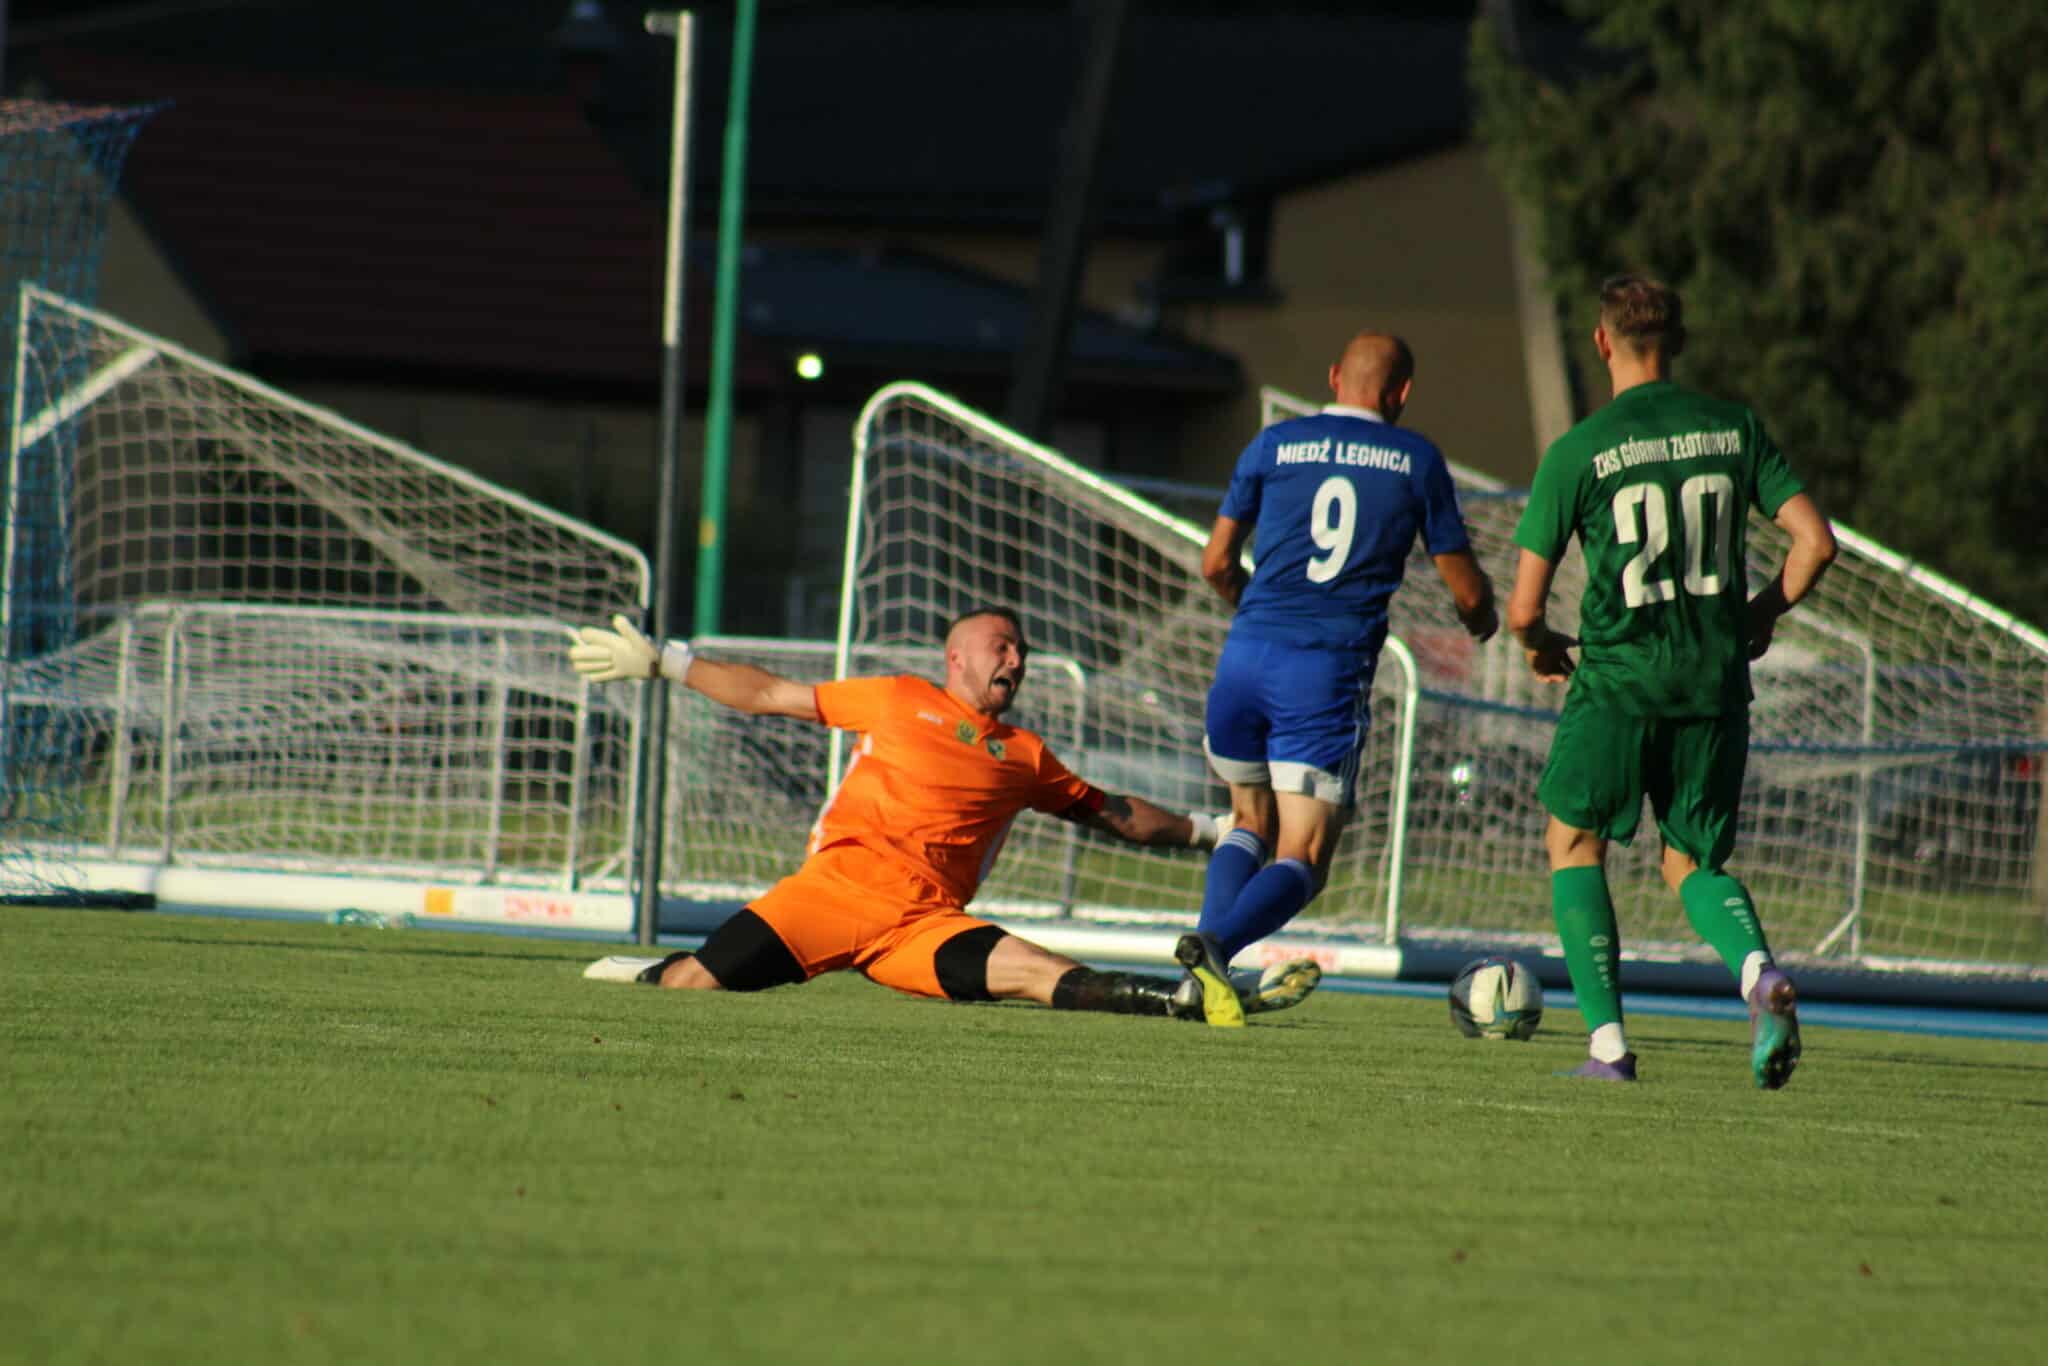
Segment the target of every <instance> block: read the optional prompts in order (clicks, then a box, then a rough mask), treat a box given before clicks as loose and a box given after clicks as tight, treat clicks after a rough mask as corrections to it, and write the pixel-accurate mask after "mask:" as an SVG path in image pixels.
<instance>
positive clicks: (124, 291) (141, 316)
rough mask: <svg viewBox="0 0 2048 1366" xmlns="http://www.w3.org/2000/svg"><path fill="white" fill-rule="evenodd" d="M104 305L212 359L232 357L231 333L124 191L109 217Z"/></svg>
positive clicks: (102, 277)
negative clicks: (159, 246)
mask: <svg viewBox="0 0 2048 1366" xmlns="http://www.w3.org/2000/svg"><path fill="white" fill-rule="evenodd" d="M99 307H100V308H102V309H104V310H105V311H106V312H108V313H111V314H112V315H113V316H114V317H115V318H117V319H119V320H120V321H121V322H124V323H127V324H128V325H129V326H131V327H139V328H141V329H142V330H143V331H144V332H148V333H151V334H152V335H155V336H159V337H163V338H165V339H167V340H169V341H174V342H176V343H178V345H180V346H182V347H184V348H185V349H186V350H188V351H194V352H197V353H198V354H199V355H201V356H204V357H205V358H206V359H208V360H210V361H222V362H224V361H226V359H227V355H228V343H227V338H226V337H225V336H223V335H222V334H221V330H220V329H219V328H218V327H216V326H214V323H213V319H211V318H209V317H208V316H207V315H206V310H204V309H202V308H201V307H200V306H199V304H198V302H197V301H196V300H195V299H194V298H193V297H192V292H191V291H190V290H188V289H187V288H186V287H185V282H184V281H183V280H181V279H180V278H179V277H178V273H177V271H176V270H175V269H173V268H172V266H171V263H170V262H169V261H168V260H166V259H165V258H164V255H163V253H162V252H160V251H158V250H157V247H156V243H155V242H154V241H152V240H151V239H150V236H149V234H148V233H147V232H146V231H144V230H143V227H142V222H141V220H140V219H138V218H137V217H136V216H135V212H134V210H132V209H130V208H129V207H128V202H127V201H126V200H125V199H121V198H119V197H116V198H115V200H114V207H113V212H112V213H111V214H110V215H109V216H108V218H107V242H106V249H105V251H104V253H103V254H102V255H101V257H100V285H99Z"/></svg>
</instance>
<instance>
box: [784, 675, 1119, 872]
mask: <svg viewBox="0 0 2048 1366" xmlns="http://www.w3.org/2000/svg"><path fill="white" fill-rule="evenodd" d="M817 697H818V716H819V718H820V719H821V720H823V721H824V722H825V724H826V725H828V726H834V727H837V728H838V729H840V730H851V731H859V732H860V733H861V738H860V743H859V745H858V746H857V747H856V748H855V750H854V760H853V764H852V766H851V767H849V768H848V769H847V771H846V774H845V776H844V777H843V778H841V779H840V782H839V788H838V790H837V791H835V792H834V793H833V794H832V796H831V798H830V799H829V800H828V801H827V802H826V803H825V809H824V810H823V811H821V812H819V813H818V823H817V825H816V826H815V827H813V829H812V831H811V845H810V847H811V852H812V853H816V852H817V851H818V850H820V849H823V848H825V847H827V846H828V845H834V844H845V843H852V844H859V845H862V846H864V847H866V848H868V849H872V850H874V851H875V852H876V853H878V854H882V855H884V856H885V857H888V858H891V859H894V860H896V861H897V862H899V863H903V864H906V865H908V866H909V867H910V868H911V869H912V871H914V872H917V873H919V874H920V875H922V876H924V877H927V878H930V879H931V880H932V881H934V882H936V883H937V884H938V885H939V886H940V887H941V888H943V889H944V890H945V891H947V892H949V893H951V894H952V895H954V896H956V897H958V898H959V900H960V904H961V905H963V906H964V905H966V904H967V903H968V902H969V901H971V900H972V899H973V898H974V892H975V889H976V888H978V887H980V886H981V880H982V879H983V878H984V877H986V876H987V875H988V870H989V869H990V868H991V867H992V866H994V864H995V860H996V855H997V854H998V853H1000V852H1001V851H1002V847H1003V840H1004V839H1005V838H1006V837H1007V836H1008V835H1009V833H1010V822H1011V821H1013V820H1014V819H1016V816H1017V813H1018V812H1020V811H1022V810H1024V809H1025V808H1026V807H1029V808H1031V809H1032V810H1034V811H1044V812H1047V813H1049V814H1053V815H1057V814H1059V813H1061V812H1063V811H1066V810H1068V809H1070V808H1072V807H1074V806H1076V805H1085V806H1087V807H1088V808H1089V809H1090V810H1094V809H1098V808H1099V807H1100V806H1101V804H1102V793H1101V791H1100V790H1099V789H1097V788H1095V787H1094V786H1092V785H1090V784H1089V783H1086V782H1083V781H1082V780H1081V779H1080V778H1078V777H1076V776H1074V774H1073V773H1071V772H1070V771H1068V769H1067V766H1066V765H1065V764H1062V763H1061V762H1060V761H1059V760H1058V759H1056V758H1054V757H1053V753H1052V751H1051V750H1049V749H1047V748H1046V745H1045V741H1043V740H1041V739H1039V738H1038V736H1036V735H1034V734H1032V733H1031V732H1030V731H1028V730H1020V729H1018V728H1017V727H1015V726H1010V725H1005V724H1004V723H1003V722H1002V721H1000V720H997V719H996V718H994V717H990V716H985V715H983V714H982V713H980V712H978V711H974V710H971V709H970V708H968V707H965V706H963V705H961V704H960V703H959V702H957V701H955V700H954V698H953V696H952V695H951V694H950V693H948V692H947V691H946V690H945V689H944V688H941V687H938V686H937V685H935V684H932V683H929V682H927V681H925V680H924V679H922V678H913V677H909V676H907V675H906V676H900V677H894V678H847V679H841V680H840V681H838V682H836V683H820V684H819V685H818V688H817Z"/></svg>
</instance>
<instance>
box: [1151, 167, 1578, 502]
mask: <svg viewBox="0 0 2048 1366" xmlns="http://www.w3.org/2000/svg"><path fill="white" fill-rule="evenodd" d="M1268 266H1269V279H1270V281H1271V283H1272V284H1273V286H1274V287H1275V288H1276V289H1278V290H1279V291H1280V292H1281V295H1282V297H1281V300H1280V302H1279V303H1277V304H1240V303H1219V304H1211V305H1207V306H1204V307H1203V308H1201V309H1199V310H1190V311H1189V312H1188V313H1186V314H1185V315H1184V316H1182V317H1181V318H1180V320H1179V322H1180V327H1181V330H1182V331H1183V332H1184V333H1185V334H1186V335H1188V336H1190V337H1191V338H1193V339H1194V340H1196V341H1200V342H1204V343H1206V344H1208V345H1210V346H1214V347H1217V348H1219V349H1221V350H1225V351H1229V352H1232V353H1233V354H1235V355H1236V356H1237V357H1238V358H1239V359H1240V360H1241V361H1242V362H1243V364H1244V367H1245V373H1246V375H1247V377H1248V378H1249V379H1250V381H1251V386H1250V391H1249V392H1247V393H1246V394H1244V395H1243V396H1242V397H1241V398H1240V399H1239V400H1238V401H1237V402H1236V403H1235V404H1233V405H1230V406H1229V407H1228V408H1226V409H1223V410H1219V411H1217V412H1215V413H1214V414H1211V415H1207V416H1206V417H1205V418H1204V419H1203V420H1202V421H1201V422H1199V423H1196V424H1191V426H1190V429H1189V432H1188V442H1187V447H1188V450H1189V469H1188V474H1187V477H1188V478H1191V479H1202V480H1205V481H1208V482H1215V481H1218V480H1221V479H1223V478H1226V477H1227V476H1228V473H1229V468H1230V463H1231V461H1232V460H1233V459H1234V458H1235V456H1236V454H1237V452H1238V451H1239V450H1241V449H1242V448H1243V445H1244V443H1245V441H1246V439H1247V438H1248V437H1249V435H1250V433H1252V432H1254V431H1256V430H1257V429H1258V422H1259V412H1258V393H1257V389H1258V386H1260V385H1272V386H1274V387H1276V388H1280V389H1284V390H1287V391H1288V392H1290V393H1293V394H1296V395H1299V396H1300V397H1303V398H1308V399H1313V400H1316V401H1319V402H1320V401H1325V400H1327V399H1328V397H1329V385H1328V382H1327V378H1326V377H1327V374H1328V371H1329V367H1330V362H1331V361H1333V360H1335V359H1336V356H1337V353H1338V351H1339V350H1341V349H1342V347H1343V344H1344V342H1345V341H1346V339H1348V338H1349V337H1350V336H1351V335H1352V334H1353V333H1354V332H1357V331H1358V330H1360V329H1361V328H1374V329H1377V330H1380V331H1386V332H1394V333H1398V334H1400V335H1401V336H1403V337H1405V338H1407V340H1408V343H1409V345H1410V346H1411V347H1413V348H1414V351H1415V371H1416V373H1415V392H1414V396H1413V397H1412V398H1411V399H1410V400H1409V405H1408V410H1407V412H1406V413H1405V414H1403V416H1402V425H1404V426H1407V427H1412V428H1414V429H1416V430H1417V431H1420V432H1423V433H1425V434H1427V435H1428V436H1429V437H1431V438H1432V439H1433V440H1434V441H1435V442H1436V443H1437V444H1438V445H1439V446H1440V447H1442V448H1443V451H1444V454H1445V455H1447V456H1449V457H1450V458H1451V459H1452V460H1455V461H1457V462H1459V463H1460V464H1464V465H1469V466H1472V467H1473V468H1475V469H1479V470H1482V471H1484V472H1486V473H1489V474H1493V475H1495V476H1497V477H1499V478H1502V479H1505V480H1508V481H1509V482H1511V483H1518V484H1521V483H1527V482H1528V480H1529V477H1530V476H1531V474H1533V473H1534V471H1535V468H1536V458H1537V456H1538V455H1539V454H1540V452H1539V451H1538V450H1537V449H1536V440H1535V436H1534V433H1533V431H1532V424H1531V419H1530V410H1529V387H1528V379H1527V376H1526V372H1525V365H1524V361H1523V353H1522V339H1521V324H1520V315H1519V310H1518V308H1517V304H1516V278H1515V266H1514V248H1513V236H1512V233H1511V230H1510V221H1509V217H1508V203H1507V199H1506V197H1505V195H1504V194H1503V193H1502V192H1501V190H1500V188H1499V187H1498V186H1497V185H1496V184H1495V182H1494V180H1493V178H1492V176H1491V174H1490V173H1489V172H1488V171H1487V169H1486V166H1485V162H1484V157H1483V155H1482V153H1481V152H1480V150H1479V149H1478V148H1477V147H1473V146H1467V147H1460V148H1457V149H1454V150H1452V151H1448V152H1443V153H1440V154H1437V155H1434V156H1428V157H1420V158H1417V159H1415V160H1413V161H1409V162H1406V163H1404V164H1402V165H1400V166H1396V167H1392V168H1388V169H1385V170H1380V171H1375V172H1371V173H1368V174H1364V175H1358V176H1353V177H1349V178H1347V179H1343V180H1337V181H1331V182H1327V183H1325V184H1322V185H1318V186H1314V187H1311V188H1309V189H1305V190H1301V191H1298V192H1296V193H1294V194H1291V195H1288V196H1286V197H1285V198H1283V199H1282V200H1281V201H1280V202H1279V203H1278V204H1277V205H1275V207H1274V212H1273V226H1272V241H1271V252H1270V255H1269V258H1268Z"/></svg>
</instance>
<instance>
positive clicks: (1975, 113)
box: [1471, 0, 2048, 622]
mask: <svg viewBox="0 0 2048 1366" xmlns="http://www.w3.org/2000/svg"><path fill="white" fill-rule="evenodd" d="M1567 8H1569V9H1570V10H1571V11H1572V12H1573V13H1574V14H1575V15H1576V16H1578V17H1579V18H1580V19H1582V20H1583V21H1584V22H1585V24H1586V25H1587V27H1586V30H1585V32H1586V36H1587V38H1588V40H1589V46H1588V47H1587V48H1586V49H1585V52H1586V53H1587V54H1590V56H1591V60H1580V61H1578V62H1577V64H1576V65H1577V69H1576V70H1565V69H1562V67H1561V66H1560V65H1558V64H1555V63H1553V64H1551V65H1549V66H1546V65H1545V63H1544V62H1543V61H1541V60H1535V61H1524V60H1516V59H1515V57H1524V58H1526V57H1527V55H1528V54H1526V53H1518V54H1515V57H1511V55H1510V54H1509V52H1508V51H1506V50H1505V49H1504V47H1503V45H1502V42H1501V38H1500V35H1499V32H1498V31H1497V30H1496V29H1495V27H1494V26H1493V25H1492V24H1491V23H1489V22H1488V21H1487V19H1485V18H1484V17H1482V19H1481V20H1480V21H1479V22H1478V24H1477V25H1475V28H1474V36H1473V50H1472V67H1471V74H1472V82H1473V86H1474V91H1475V95H1476V98H1477V111H1478V112H1477V120H1478V130H1479V134H1480V136H1481V138H1482V139H1483V140H1484V141H1485V142H1486V144H1487V145H1488V147H1489V149H1490V151H1491V153H1492V155H1493V159H1494V162H1495V165H1496V167H1497V168H1498V170H1499V172H1500V174H1501V175H1502V177H1503V179H1504V181H1505V182H1506V184H1507V186H1508V189H1509V192H1510V193H1511V194H1513V195H1514V196H1515V198H1516V200H1517V202H1518V203H1520V204H1521V205H1523V206H1524V207H1525V208H1526V209H1527V210H1529V211H1530V212H1531V214H1532V216H1533V218H1534V221H1535V223H1536V226H1537V233H1538V238H1539V241H1540V243H1541V250H1542V253H1543V256H1544V260H1545V264H1546V265H1547V267H1548V268H1549V270H1550V271H1551V274H1552V279H1553V281H1554V283H1555V285H1556V287H1557V289H1558V291H1559V297H1560V301H1561V304H1562V306H1563V308H1564V310H1565V313H1566V316H1567V318H1568V326H1569V328H1570V331H1571V337H1570V344H1571V345H1572V347H1574V348H1575V350H1576V351H1578V352H1585V351H1586V349H1587V347H1588V345H1589V343H1587V342H1586V341H1585V338H1586V337H1587V335H1588V334H1589V333H1590V331H1591V328H1592V323H1593V306H1592V298H1593V294H1594V291H1595V289H1596V287H1597V284H1598V282H1599V280H1600V279H1601V278H1602V277H1603V276H1605V275H1608V274H1611V273H1613V272H1614V271H1617V270H1622V269H1641V270H1647V271H1650V272H1652V273H1654V274H1657V275H1659V276H1661V277H1662V278H1664V279H1665V280H1667V281H1669V282H1670V283H1672V284H1673V285H1675V286H1677V287H1678V288H1679V289H1680V290H1681V291H1682V292H1683V294H1684V297H1685V302H1686V313H1687V322H1688V326H1689V331H1690V332H1691V340H1690V341H1689V343H1688V345H1687V349H1686V353H1685V358H1684V361H1683V363H1682V369H1681V376H1682V378H1683V379H1684V381H1685V382H1687V383H1689V384H1693V385H1696V386H1698V387H1700V388H1703V389H1707V390H1709V391H1713V392H1717V393H1720V394H1723V395H1725V396H1727V397H1731V398H1739V399H1742V400H1744V401H1746V402H1748V403H1750V404H1752V405H1754V406H1755V407H1756V408H1757V409H1758V410H1759V411H1760V412H1761V413H1762V414H1763V415H1764V418H1765V421H1766V423H1767V424H1768V425H1769V427H1770V428H1771V431H1772V433H1773V435H1774V436H1775V437H1776V438H1777V440H1778V443H1779V445H1781V446H1782V447H1783V448H1784V449H1785V450H1786V452H1787V453H1788V454H1789V455H1790V457H1791V458H1792V460H1793V461H1794V464H1795V468H1797V469H1799V470H1800V471H1801V472H1802V473H1803V474H1804V475H1805V477H1806V478H1807V480H1808V482H1809V483H1810V484H1811V485H1812V486H1813V488H1814V492H1815V494H1816V496H1818V497H1819V498H1820V500H1821V502H1822V506H1823V507H1825V508H1826V509H1827V510H1828V511H1829V512H1830V513H1831V514H1832V515H1834V516H1835V517H1837V518H1839V519H1841V520H1842V521H1845V522H1847V523H1849V524H1851V525H1854V526H1856V527H1858V528H1859V529H1861V530H1863V531H1866V532H1868V533H1870V534H1871V535H1874V536H1876V537H1877V538H1878V539H1879V540H1881V541H1884V542H1886V543H1888V544H1890V545H1892V546H1894V547H1895V548H1897V549H1898V550H1900V551H1902V552H1903V553H1906V554H1908V555H1911V556H1913V557H1915V558H1917V559H1922V560H1925V561H1926V562H1927V563H1928V564H1930V565H1931V566H1933V567H1935V568H1936V569H1938V570H1940V571H1942V572H1944V573H1946V574H1949V575H1950V576H1951V577H1953V578H1955V579H1957V580H1958V581H1960V582H1962V583H1963V584H1965V585H1967V586H1969V587H1970V588H1972V589H1974V590H1975V591H1977V592H1979V593H1982V594H1984V595H1985V596H1987V597H1989V598H1991V599H1992V600H1993V601H1996V602H1998V603H1999V604H2000V605H2001V606H2003V607H2005V608H2007V609H2008V610H2011V611H2013V612H2014V613H2015V614H2016V615H2018V616H2020V617H2021V618H2023V619H2025V620H2029V621H2035V622H2040V621H2043V620H2048V607H2044V605H2043V604H2044V602H2048V62H2044V61H2043V60H2042V54H2043V53H2048V9H2044V8H2043V7H2041V6H2036V5H2023V4H2012V3H2009V2H2008V0H1888V2H1887V3H1871V2H1870V0H1720V2H1719V3H1709V0H1568V3H1567ZM1584 359H1585V357H1583V356H1582V357H1581V360H1582V361H1583V360H1584ZM1605 396H1606V395H1605V392H1604V390H1596V391H1595V392H1592V393H1589V394H1586V395H1583V396H1582V397H1583V398H1585V399H1586V400H1588V401H1590V402H1593V403H1597V402H1599V401H1601V400H1603V399H1604V398H1605Z"/></svg>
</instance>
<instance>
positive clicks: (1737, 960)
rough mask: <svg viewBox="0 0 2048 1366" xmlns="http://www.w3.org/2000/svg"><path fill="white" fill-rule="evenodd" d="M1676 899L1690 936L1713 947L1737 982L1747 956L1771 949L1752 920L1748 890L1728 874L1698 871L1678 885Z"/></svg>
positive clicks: (1767, 953)
mask: <svg viewBox="0 0 2048 1366" xmlns="http://www.w3.org/2000/svg"><path fill="white" fill-rule="evenodd" d="M1678 899H1679V900H1680V901H1681V902H1683V903H1685V918H1686V919H1687V920H1689V921H1691V922H1692V928H1693V933H1694V934H1697V935H1698V936H1699V937H1700V938H1702V939H1704V940H1706V941H1707V943H1709V944H1711V945H1713V948H1714V952H1715V953H1718V954H1720V955H1721V961H1722V962H1724V963H1726V964H1727V965H1728V971H1730V972H1732V973H1734V974H1735V976H1736V979H1737V980H1738V981H1739V980H1741V977H1742V965H1743V962H1744V961H1745V960H1746V959H1748V957H1749V955H1750V954H1752V953H1761V954H1763V955H1764V956H1765V957H1766V958H1768V957H1769V956H1770V952H1771V946H1770V945H1769V944H1767V943H1765V942H1764V927H1763V924H1762V922H1760V921H1759V920H1758V919H1757V918H1756V904H1755V903H1754V902H1752V901H1751V900H1750V899H1749V889H1748V888H1746V887H1744V886H1743V885H1742V884H1741V883H1739V882H1737V881H1736V880H1735V879H1734V878H1732V877H1730V876H1728V874H1726V873H1723V872H1719V871H1715V872H1709V871H1708V870H1706V869H1705V868H1702V869H1700V870H1699V871H1697V872H1695V873H1693V874H1692V875H1691V876H1690V877H1688V878H1686V880H1685V881H1683V882H1681V883H1679V884H1678Z"/></svg>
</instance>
